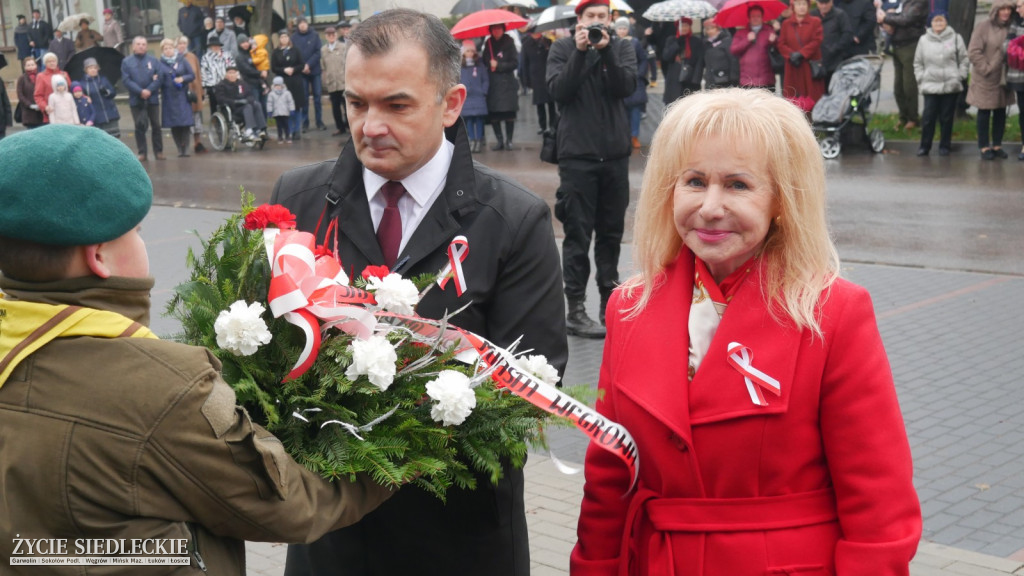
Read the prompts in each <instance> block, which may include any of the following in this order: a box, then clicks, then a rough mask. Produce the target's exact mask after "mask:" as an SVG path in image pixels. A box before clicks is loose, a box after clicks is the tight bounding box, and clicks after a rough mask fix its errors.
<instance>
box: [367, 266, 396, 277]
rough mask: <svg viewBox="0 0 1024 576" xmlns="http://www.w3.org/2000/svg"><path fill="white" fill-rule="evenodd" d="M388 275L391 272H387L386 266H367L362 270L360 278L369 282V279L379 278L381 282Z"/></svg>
mask: <svg viewBox="0 0 1024 576" xmlns="http://www.w3.org/2000/svg"><path fill="white" fill-rule="evenodd" d="M390 273H391V271H390V270H388V267H387V266H367V267H366V268H363V273H362V277H363V280H369V279H370V278H380V279H381V280H383V279H384V277H385V276H387V275H388V274H390Z"/></svg>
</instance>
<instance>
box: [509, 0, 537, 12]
mask: <svg viewBox="0 0 1024 576" xmlns="http://www.w3.org/2000/svg"><path fill="white" fill-rule="evenodd" d="M505 1H506V3H507V4H508V5H509V6H519V7H521V8H526V9H527V10H539V9H540V6H537V0H505Z"/></svg>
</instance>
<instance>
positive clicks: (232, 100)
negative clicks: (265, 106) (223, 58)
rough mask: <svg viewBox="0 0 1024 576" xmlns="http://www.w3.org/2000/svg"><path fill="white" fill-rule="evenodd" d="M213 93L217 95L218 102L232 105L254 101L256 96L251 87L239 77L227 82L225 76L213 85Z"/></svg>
mask: <svg viewBox="0 0 1024 576" xmlns="http://www.w3.org/2000/svg"><path fill="white" fill-rule="evenodd" d="M213 93H214V94H215V95H216V96H217V102H218V103H220V104H231V105H233V106H239V105H242V104H245V103H246V102H255V101H256V99H257V98H258V96H257V95H256V93H255V92H253V89H252V87H251V86H249V84H247V83H245V82H243V81H242V79H241V78H239V79H238V81H237V82H229V81H228V79H227V78H225V79H223V80H221V81H220V83H219V84H217V85H216V86H214V87H213Z"/></svg>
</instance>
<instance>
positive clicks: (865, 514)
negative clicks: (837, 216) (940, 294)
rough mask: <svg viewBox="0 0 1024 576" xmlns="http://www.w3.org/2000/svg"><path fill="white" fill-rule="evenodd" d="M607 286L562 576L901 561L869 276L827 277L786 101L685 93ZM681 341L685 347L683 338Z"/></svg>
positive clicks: (896, 486)
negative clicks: (628, 268)
mask: <svg viewBox="0 0 1024 576" xmlns="http://www.w3.org/2000/svg"><path fill="white" fill-rule="evenodd" d="M635 242H636V248H635V252H634V257H635V258H636V261H637V263H638V265H639V268H640V270H641V272H640V274H639V275H638V276H636V277H634V278H632V279H631V280H629V281H628V282H627V283H626V284H625V285H624V286H623V287H622V288H620V289H619V290H617V291H616V292H615V293H614V295H613V296H612V299H611V301H610V302H609V305H608V311H607V319H608V324H607V327H608V335H607V339H606V341H605V349H604V360H603V362H602V364H601V376H600V387H601V389H602V390H603V391H604V396H603V397H602V399H601V401H600V402H599V403H598V410H599V411H600V412H601V413H602V414H604V415H606V416H607V417H608V418H610V419H612V420H615V421H617V422H619V423H621V424H623V425H624V426H625V427H626V428H627V429H628V430H629V431H630V432H631V433H632V436H633V438H634V440H635V441H636V445H637V449H638V454H639V475H638V479H637V481H636V483H635V485H634V484H633V478H632V477H631V476H630V474H629V472H627V469H626V467H625V466H624V465H623V464H622V463H621V461H620V460H619V459H618V458H617V457H616V456H615V455H613V454H611V453H610V452H606V451H604V450H603V449H601V448H596V447H594V446H592V447H591V449H590V450H589V451H588V452H587V457H586V485H585V486H584V496H583V503H582V507H581V511H580V520H579V530H578V538H579V539H578V542H577V544H576V547H575V549H574V550H573V552H572V558H571V574H573V576H591V575H594V576H597V575H606V576H611V575H616V574H623V575H624V574H629V575H643V576H647V575H650V576H655V575H656V576H683V575H685V576H697V575H700V576H720V575H729V576H765V575H767V574H793V573H800V574H807V575H811V574H821V575H832V574H837V575H841V576H849V575H858V576H895V575H906V574H908V573H909V563H910V560H911V558H912V557H913V556H914V552H915V551H916V549H917V545H918V541H919V540H920V538H921V510H920V505H919V502H918V499H917V494H916V492H915V490H914V486H913V483H912V474H913V466H912V463H911V456H910V448H909V445H908V442H907V437H906V432H905V429H904V425H903V419H902V416H901V414H900V408H899V404H898V403H897V398H896V390H895V388H894V385H893V377H892V372H891V370H890V368H889V362H888V360H887V358H886V354H885V350H884V348H883V346H882V340H881V337H880V336H879V332H878V327H877V325H876V322H875V315H874V310H873V308H872V305H871V299H870V297H869V296H868V293H867V291H865V290H864V289H863V288H861V287H859V286H856V285H854V284H852V283H850V282H848V281H845V280H842V279H840V278H839V277H838V271H839V261H838V257H837V255H836V250H835V248H834V246H833V245H832V242H831V240H830V238H829V233H828V229H827V223H826V217H825V172H824V166H823V163H822V160H821V153H820V152H819V150H818V146H817V143H816V142H815V139H814V135H813V133H812V132H811V129H810V127H809V125H808V123H807V121H806V120H805V117H804V116H803V114H802V113H801V112H800V110H799V109H798V108H797V107H795V106H794V105H792V104H790V103H788V102H786V101H785V100H783V99H780V98H777V97H774V96H772V95H771V94H769V93H767V92H764V91H760V90H744V89H739V88H737V89H726V90H718V91H714V92H703V93H699V94H693V95H690V96H689V97H687V98H684V99H682V100H681V101H680V102H678V103H676V105H675V106H673V107H672V108H671V109H670V110H669V112H668V114H667V115H666V117H665V119H664V120H663V121H662V123H661V125H660V126H659V128H658V130H657V132H656V134H655V136H654V141H653V143H652V146H651V157H650V160H649V161H648V166H647V170H646V172H645V174H644V181H643V192H642V194H641V196H640V200H639V205H638V208H637V214H636V229H635ZM684 352H686V353H685V354H684Z"/></svg>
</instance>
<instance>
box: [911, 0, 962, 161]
mask: <svg viewBox="0 0 1024 576" xmlns="http://www.w3.org/2000/svg"><path fill="white" fill-rule="evenodd" d="M970 64H971V61H970V59H969V58H968V57H967V45H966V44H964V39H963V38H961V37H960V35H959V34H957V33H956V31H954V30H953V29H952V28H950V27H949V20H948V17H947V16H946V12H945V11H936V12H933V13H932V14H931V17H930V22H929V29H928V31H927V32H926V33H925V35H924V36H921V39H920V40H918V42H917V52H915V53H914V76H915V77H916V78H917V86H918V90H919V91H920V92H921V93H922V94H924V114H923V115H922V116H921V146H920V147H919V148H918V149H917V155H918V156H927V155H928V152H930V151H931V148H932V138H933V137H934V136H935V121H936V119H937V120H938V121H939V156H948V155H949V147H950V140H952V138H953V113H954V112H955V111H956V102H957V97H958V96H959V94H960V92H961V91H962V90H963V89H964V80H965V79H966V78H967V73H968V71H969V70H970Z"/></svg>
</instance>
